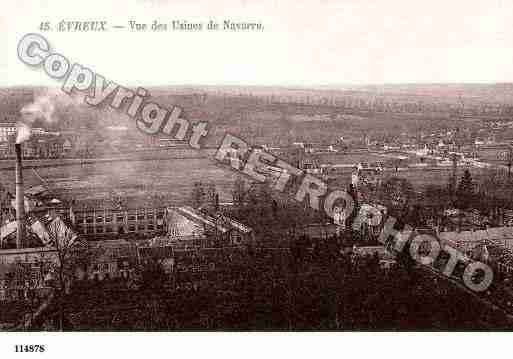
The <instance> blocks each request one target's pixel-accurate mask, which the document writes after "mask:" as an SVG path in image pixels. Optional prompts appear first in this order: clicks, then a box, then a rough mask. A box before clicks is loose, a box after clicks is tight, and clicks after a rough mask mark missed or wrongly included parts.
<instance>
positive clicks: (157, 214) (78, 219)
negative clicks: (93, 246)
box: [70, 208, 166, 239]
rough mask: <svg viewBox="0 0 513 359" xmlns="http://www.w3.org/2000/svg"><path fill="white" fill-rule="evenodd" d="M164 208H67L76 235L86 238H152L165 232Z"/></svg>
mask: <svg viewBox="0 0 513 359" xmlns="http://www.w3.org/2000/svg"><path fill="white" fill-rule="evenodd" d="M165 212H166V209H165V208H130V209H74V208H71V209H70V220H71V223H72V224H73V226H74V227H75V228H76V230H77V232H78V233H79V234H80V235H82V236H84V237H85V238H88V239H107V238H108V237H114V236H119V235H129V234H138V235H141V234H143V235H148V236H152V235H156V234H158V233H161V232H163V231H164V230H165V228H164V216H165Z"/></svg>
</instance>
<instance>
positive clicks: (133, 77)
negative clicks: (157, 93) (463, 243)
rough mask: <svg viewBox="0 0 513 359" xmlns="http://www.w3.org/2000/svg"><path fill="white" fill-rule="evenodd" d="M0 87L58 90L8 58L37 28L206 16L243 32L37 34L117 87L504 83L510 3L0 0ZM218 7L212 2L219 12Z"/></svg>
mask: <svg viewBox="0 0 513 359" xmlns="http://www.w3.org/2000/svg"><path fill="white" fill-rule="evenodd" d="M4 1H5V2H8V3H7V4H4V3H2V12H1V14H0V44H1V48H2V49H3V50H4V51H3V52H2V54H3V56H1V57H0V85H40V84H42V85H49V86H59V82H57V81H55V80H53V79H51V78H49V77H48V75H47V74H46V73H45V72H44V71H43V69H42V68H35V69H32V68H29V67H27V66H26V65H24V64H23V63H21V62H20V60H19V59H18V58H17V56H16V47H17V43H18V41H19V40H20V39H21V37H22V36H23V35H25V34H26V33H30V32H38V33H39V30H38V27H39V24H40V23H41V21H51V22H52V24H53V25H55V26H56V25H57V23H58V22H59V21H61V20H86V19H89V20H107V21H108V22H109V23H110V24H119V25H128V21H129V20H135V21H138V22H146V23H151V22H152V21H153V20H159V21H161V22H170V21H171V20H188V21H189V22H193V21H202V22H206V21H207V20H208V19H209V18H213V19H215V20H217V21H221V22H222V20H224V19H232V20H240V21H260V22H262V23H263V25H264V26H265V29H264V31H261V32H253V33H247V32H242V33H226V32H224V33H223V32H217V33H208V32H200V33H187V32H163V33H154V32H145V33H132V32H130V31H128V30H111V31H109V32H107V33H83V34H81V33H58V32H55V31H54V32H47V33H44V35H45V37H46V38H47V39H48V40H49V42H50V44H51V46H52V49H53V50H54V51H55V52H58V53H61V54H63V55H65V56H66V57H67V58H68V59H70V60H71V61H72V62H78V63H81V64H83V65H86V66H88V67H90V68H91V69H93V70H95V71H96V72H98V73H100V74H102V75H104V76H105V77H106V78H107V79H109V80H113V81H116V82H117V83H119V84H122V85H128V86H130V85H134V84H141V85H147V86H149V85H182V84H184V85H199V84H205V85H216V84H218V85H222V84H229V85H282V86H296V85H298V86H309V85H345V84H381V83H440V82H479V83H488V82H491V83H493V82H513V2H512V1H510V0H487V1H481V0H480V1H474V0H430V1H415V0H339V1H335V0H324V1H319V0H317V1H314V0H312V1H310V0H298V1H288V0H280V1H278V0H268V1H266V0H264V1H257V0H221V1H210V0H189V1H185V0H175V1H172V0H152V1H150V0H122V1H109V2H108V1H106V0H85V1H69V0H62V1H61V0H55V1H54V0H34V1H31V0H13V1H10V0H2V2H4ZM221 4H223V6H221Z"/></svg>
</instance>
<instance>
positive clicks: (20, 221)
mask: <svg viewBox="0 0 513 359" xmlns="http://www.w3.org/2000/svg"><path fill="white" fill-rule="evenodd" d="M15 148H16V170H15V171H16V226H17V227H16V229H17V231H16V248H23V245H24V237H25V194H24V191H23V174H22V163H21V143H16V144H15Z"/></svg>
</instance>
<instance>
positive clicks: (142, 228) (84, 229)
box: [78, 223, 164, 234]
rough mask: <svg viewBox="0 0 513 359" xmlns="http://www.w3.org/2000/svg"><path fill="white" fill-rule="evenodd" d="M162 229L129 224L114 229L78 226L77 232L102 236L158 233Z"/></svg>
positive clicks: (151, 225)
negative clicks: (142, 232)
mask: <svg viewBox="0 0 513 359" xmlns="http://www.w3.org/2000/svg"><path fill="white" fill-rule="evenodd" d="M163 229H164V226H163V225H161V224H159V225H156V226H155V224H152V223H150V224H147V225H144V224H139V225H137V226H136V225H135V224H130V225H128V226H126V227H125V226H120V227H115V226H110V225H105V226H84V225H79V226H78V232H79V233H81V234H103V233H126V232H130V233H135V232H139V231H155V230H157V231H160V230H163Z"/></svg>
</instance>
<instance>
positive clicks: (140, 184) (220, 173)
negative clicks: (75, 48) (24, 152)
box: [0, 150, 485, 205]
mask: <svg viewBox="0 0 513 359" xmlns="http://www.w3.org/2000/svg"><path fill="white" fill-rule="evenodd" d="M328 156H331V157H330V158H328V160H332V161H333V163H346V162H347V163H354V162H355V161H364V162H373V161H377V160H381V161H382V160H383V157H381V156H377V155H374V154H365V153H362V154H358V153H356V154H349V155H341V154H335V155H328ZM157 158H158V159H145V158H139V159H138V158H136V157H134V158H130V159H123V160H119V161H114V160H112V161H111V162H97V163H86V164H81V163H80V161H77V160H72V161H75V163H71V164H70V163H68V164H67V165H66V166H57V167H41V168H37V170H35V169H31V168H26V169H25V170H24V179H25V185H26V187H30V186H34V185H39V184H46V185H47V186H48V188H50V189H51V191H52V193H53V194H55V196H56V197H58V198H61V199H66V200H71V199H75V200H77V201H79V202H87V201H90V200H99V199H102V198H105V197H107V196H109V195H110V194H111V193H113V192H114V193H116V194H117V195H120V196H121V197H123V198H128V199H131V200H132V201H131V203H132V204H133V205H139V203H143V202H145V201H146V200H147V199H148V196H149V195H151V194H160V195H163V196H164V198H166V202H168V203H170V204H177V205H181V204H185V203H187V202H189V200H190V198H191V192H192V186H193V184H194V183H195V182H197V181H201V182H203V183H205V184H207V183H213V184H215V186H216V189H217V191H218V192H219V195H220V200H221V202H226V201H231V200H232V194H231V192H232V188H233V182H234V181H235V179H236V178H237V177H238V176H241V177H242V178H247V177H244V176H243V175H241V174H238V173H236V172H235V171H233V170H231V169H230V168H228V167H225V166H221V165H219V164H218V163H217V161H215V159H214V151H213V150H208V151H203V152H198V151H193V150H184V151H182V152H180V153H177V152H174V151H168V155H167V156H166V155H165V154H164V153H160V154H159V156H157ZM52 161H53V162H54V163H55V162H56V161H59V163H60V164H62V163H65V162H70V160H52ZM50 163H51V162H49V161H47V162H42V161H25V162H24V165H25V166H30V165H36V164H39V165H41V164H50ZM12 166H13V161H12V160H10V161H0V183H2V184H3V185H4V186H5V187H7V188H9V190H10V191H12V193H14V170H13V169H12ZM470 170H471V174H472V176H473V177H474V178H476V179H477V178H479V176H481V175H482V173H483V172H484V171H485V170H483V169H477V168H470ZM463 171H464V168H461V167H460V168H458V173H457V176H458V178H461V176H462V175H463ZM451 175H452V170H451V168H450V167H439V168H436V169H421V168H416V169H411V168H410V169H406V168H401V169H400V170H399V171H398V172H395V171H393V170H387V171H385V174H384V178H387V177H389V176H398V177H403V178H406V179H407V180H409V181H410V182H411V183H412V184H413V186H414V187H415V189H417V190H421V189H422V187H424V186H426V185H428V184H438V185H443V186H445V185H446V184H447V183H448V181H449V178H450V176H451ZM350 181H351V169H350V168H348V169H347V173H345V172H344V173H342V174H340V176H339V177H338V179H337V181H336V183H337V184H338V185H339V186H341V187H342V188H346V187H347V185H348V184H349V183H350Z"/></svg>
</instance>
